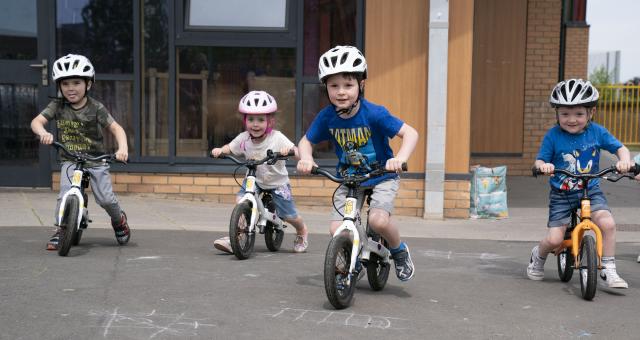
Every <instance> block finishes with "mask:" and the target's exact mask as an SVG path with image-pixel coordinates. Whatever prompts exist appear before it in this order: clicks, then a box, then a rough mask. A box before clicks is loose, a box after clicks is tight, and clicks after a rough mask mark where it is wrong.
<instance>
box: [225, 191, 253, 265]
mask: <svg viewBox="0 0 640 340" xmlns="http://www.w3.org/2000/svg"><path fill="white" fill-rule="evenodd" d="M250 223H251V205H250V204H249V203H248V202H242V203H239V204H237V205H236V206H235V208H233V212H232V213H231V220H230V221H229V241H230V243H231V249H233V254H234V255H235V256H236V257H237V258H238V259H240V260H245V259H247V258H249V256H250V255H251V252H252V251H253V244H254V242H255V240H256V234H255V232H251V233H249V224H250Z"/></svg>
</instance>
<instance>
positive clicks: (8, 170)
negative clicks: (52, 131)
mask: <svg viewBox="0 0 640 340" xmlns="http://www.w3.org/2000/svg"><path fill="white" fill-rule="evenodd" d="M47 6H50V2H49V1H47V0H23V1H4V2H3V5H2V6H1V8H2V10H1V11H0V186H31V187H35V186H49V185H50V184H51V168H50V163H49V159H50V158H49V155H50V147H44V146H43V147H40V145H39V142H38V140H36V138H35V136H34V134H33V133H32V132H31V127H30V123H31V120H32V119H33V118H34V117H35V116H36V115H37V114H38V113H39V112H40V111H41V110H42V109H43V108H44V107H45V106H46V105H47V101H48V98H47V94H48V92H49V89H50V88H51V86H52V84H51V79H50V77H49V74H50V70H49V69H50V67H49V60H51V59H52V58H49V51H50V50H51V45H50V41H51V39H50V38H49V35H48V32H51V31H52V28H51V27H48V26H50V25H51V24H50V22H52V20H51V18H49V17H48V16H47V12H48V13H53V11H52V10H48V9H49V8H46V7H47ZM49 128H51V127H49Z"/></svg>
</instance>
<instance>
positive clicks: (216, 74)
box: [176, 47, 296, 157]
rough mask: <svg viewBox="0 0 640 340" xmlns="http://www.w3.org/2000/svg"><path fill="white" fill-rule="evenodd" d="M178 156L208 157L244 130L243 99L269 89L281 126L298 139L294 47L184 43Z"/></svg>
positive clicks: (179, 86)
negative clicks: (206, 45) (247, 95)
mask: <svg viewBox="0 0 640 340" xmlns="http://www.w3.org/2000/svg"><path fill="white" fill-rule="evenodd" d="M178 58H179V62H178V86H177V92H178V100H177V105H178V117H177V119H176V124H177V126H176V134H177V136H176V137H177V138H176V140H177V143H176V144H177V147H176V148H177V156H183V157H189V156H191V157H196V156H200V157H201V156H206V155H207V153H208V151H209V150H211V148H213V147H221V146H222V145H224V144H226V143H229V142H230V141H231V140H232V139H233V138H234V137H236V136H237V135H238V133H240V132H242V131H244V128H243V126H242V116H241V115H240V114H239V113H238V101H240V98H242V96H244V95H245V94H246V93H247V92H249V91H252V90H264V91H267V92H269V93H270V94H271V95H272V96H274V97H275V99H276V101H277V102H278V113H277V114H276V120H277V122H278V123H277V127H276V128H277V129H278V130H280V131H282V133H284V134H285V135H286V136H287V137H289V139H291V140H292V141H293V139H294V137H295V98H296V95H295V93H296V91H295V73H296V72H295V60H296V59H295V49H292V48H252V47H183V48H180V49H179V51H178Z"/></svg>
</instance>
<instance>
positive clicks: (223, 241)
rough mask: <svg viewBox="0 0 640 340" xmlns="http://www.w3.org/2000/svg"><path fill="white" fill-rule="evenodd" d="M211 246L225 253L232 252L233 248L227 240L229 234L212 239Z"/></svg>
mask: <svg viewBox="0 0 640 340" xmlns="http://www.w3.org/2000/svg"><path fill="white" fill-rule="evenodd" d="M213 247H214V248H216V249H218V250H220V251H223V252H225V253H229V254H232V253H233V249H231V241H229V236H225V237H221V238H219V239H217V240H215V241H213Z"/></svg>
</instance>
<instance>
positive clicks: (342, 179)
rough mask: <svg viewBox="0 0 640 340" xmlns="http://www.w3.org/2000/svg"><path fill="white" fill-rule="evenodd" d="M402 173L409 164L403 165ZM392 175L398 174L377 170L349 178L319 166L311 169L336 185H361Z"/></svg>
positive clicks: (312, 172) (313, 172) (314, 173)
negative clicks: (348, 183) (355, 183)
mask: <svg viewBox="0 0 640 340" xmlns="http://www.w3.org/2000/svg"><path fill="white" fill-rule="evenodd" d="M402 171H407V163H402ZM391 173H393V174H395V173H396V172H395V171H393V170H385V169H376V170H373V171H371V172H370V173H368V174H365V175H349V176H347V177H337V176H336V175H334V174H333V173H331V172H330V171H328V170H326V169H323V168H319V167H317V166H313V167H312V168H311V174H312V175H322V176H324V177H326V178H328V179H330V180H332V181H334V182H336V183H344V182H357V183H361V182H364V181H366V180H369V179H371V178H375V177H380V176H382V175H384V174H391Z"/></svg>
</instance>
